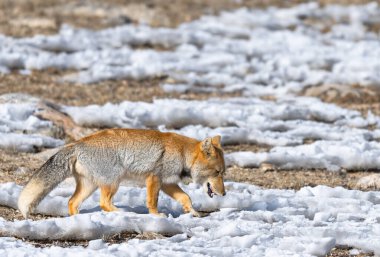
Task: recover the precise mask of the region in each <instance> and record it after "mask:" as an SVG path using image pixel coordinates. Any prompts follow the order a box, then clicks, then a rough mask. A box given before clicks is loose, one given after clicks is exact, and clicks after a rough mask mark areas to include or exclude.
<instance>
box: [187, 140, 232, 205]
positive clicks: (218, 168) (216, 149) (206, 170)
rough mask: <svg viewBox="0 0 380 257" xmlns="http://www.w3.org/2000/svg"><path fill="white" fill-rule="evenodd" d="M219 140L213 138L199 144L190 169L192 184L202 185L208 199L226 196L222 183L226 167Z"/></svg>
mask: <svg viewBox="0 0 380 257" xmlns="http://www.w3.org/2000/svg"><path fill="white" fill-rule="evenodd" d="M220 139H221V138H220V136H215V137H213V138H206V139H205V140H203V141H202V142H200V143H199V146H198V147H199V148H198V151H197V152H196V156H195V159H194V162H193V165H192V167H191V174H192V178H193V180H194V182H196V183H200V184H203V187H204V189H205V192H206V193H207V194H208V195H209V196H210V197H213V196H214V194H217V195H225V194H226V192H225V190H224V181H223V175H224V173H225V168H226V167H225V163H224V155H223V149H222V146H221V144H220Z"/></svg>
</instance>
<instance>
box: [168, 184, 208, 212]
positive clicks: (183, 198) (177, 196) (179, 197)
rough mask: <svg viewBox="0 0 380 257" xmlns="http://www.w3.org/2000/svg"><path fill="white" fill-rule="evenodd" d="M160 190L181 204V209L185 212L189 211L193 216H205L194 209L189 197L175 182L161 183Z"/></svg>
mask: <svg viewBox="0 0 380 257" xmlns="http://www.w3.org/2000/svg"><path fill="white" fill-rule="evenodd" d="M162 191H164V192H165V194H167V195H169V196H170V197H171V198H173V199H174V200H176V201H177V202H179V203H180V204H181V205H182V207H183V211H184V212H185V213H189V212H190V213H191V214H192V215H193V216H194V217H203V216H205V215H202V214H201V213H199V212H197V211H196V210H194V208H193V204H192V203H191V199H190V197H189V196H188V195H187V194H186V193H185V192H184V191H183V190H182V189H181V188H180V187H179V186H178V185H177V184H167V185H162Z"/></svg>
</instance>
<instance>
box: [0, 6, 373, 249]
mask: <svg viewBox="0 0 380 257" xmlns="http://www.w3.org/2000/svg"><path fill="white" fill-rule="evenodd" d="M300 2H305V1H302V0H287V1H281V0H265V1H262V0H260V1H259V0H253V1H248V0H241V1H231V0H209V1H203V0H181V1H165V0H129V1H127V0H109V1H100V0H84V1H83V0H75V1H64V0H0V34H5V35H8V36H14V37H25V36H34V35H37V34H54V33H57V32H58V31H59V28H60V26H61V25H62V24H69V25H71V26H76V27H84V28H88V29H102V28H106V27H112V26H117V25H122V24H127V23H139V22H140V23H146V24H149V25H151V26H166V27H175V26H177V25H178V24H180V23H182V22H187V21H191V20H193V19H196V18H198V17H200V16H201V15H205V14H217V13H219V12H220V11H222V10H231V9H235V8H238V7H243V6H246V7H259V8H262V7H267V6H291V5H294V4H297V3H300ZM318 2H319V3H320V4H321V5H323V4H327V3H340V4H350V3H366V2H369V1H366V0H320V1H318ZM379 28H380V25H379V27H376V26H375V27H374V28H373V29H374V30H378V29H379ZM70 72H74V71H65V72H62V71H57V70H52V69H50V70H45V71H33V72H32V74H31V75H28V76H26V75H21V74H19V73H17V72H13V73H10V74H6V75H3V74H0V95H1V94H5V93H14V92H21V93H28V94H31V95H33V96H36V97H39V98H42V99H45V100H50V101H52V102H55V103H59V104H64V105H78V106H79V105H89V104H104V103H106V102H112V103H118V102H121V101H125V100H129V101H147V102H151V101H152V100H153V99H156V98H181V99H207V98H210V97H234V96H239V94H238V93H236V94H220V93H207V94H206V93H197V94H196V93H190V94H179V93H166V92H164V91H163V90H162V89H161V88H160V86H159V85H160V83H163V82H165V80H166V79H167V78H165V77H158V78H152V79H148V80H142V81H136V80H119V81H104V82H100V83H96V84H90V85H83V84H70V83H67V82H60V81H59V78H60V77H61V75H62V73H65V74H68V73H70ZM340 88H343V87H340ZM340 88H338V87H335V86H334V85H322V86H321V87H318V88H311V89H306V90H305V91H304V92H302V95H308V96H316V97H319V98H321V99H322V100H324V101H326V102H332V103H336V104H338V105H341V106H343V107H345V108H351V109H355V110H358V111H360V112H362V113H363V114H365V115H366V114H367V112H368V111H369V110H370V111H372V112H373V113H375V114H377V115H380V92H378V91H377V90H376V89H375V88H368V87H366V88H365V87H360V85H358V86H356V87H353V88H346V89H340ZM269 149H270V147H267V146H262V145H233V146H226V147H225V151H226V152H231V151H245V150H249V151H255V152H258V151H267V150H269ZM42 162H43V161H42V160H41V159H39V158H37V157H36V155H35V154H33V153H18V152H10V151H5V150H0V183H3V182H16V183H17V184H20V185H24V184H25V183H26V182H27V181H28V179H29V178H30V176H31V174H33V172H34V171H35V170H36V169H37V168H38V167H39V166H40V165H41V164H42ZM372 173H373V172H367V171H357V172H355V171H353V172H345V171H342V172H335V173H331V172H326V171H324V170H291V171H284V170H269V171H264V170H263V169H260V168H257V169H244V168H239V167H230V168H229V169H228V170H227V173H226V179H227V180H233V181H238V182H246V183H252V184H254V185H257V186H261V187H264V188H282V189H294V190H298V189H299V188H301V187H303V186H316V185H327V186H332V187H335V186H343V187H345V188H350V189H357V187H356V182H357V180H358V179H359V178H361V177H363V176H366V175H370V174H372ZM0 216H1V217H3V218H5V219H7V220H14V219H17V220H18V219H21V218H22V217H21V215H20V213H19V212H18V211H16V210H13V209H11V208H7V207H1V206H0ZM32 218H33V219H44V218H49V217H47V216H43V215H34V216H32ZM160 237H162V235H138V234H128V233H124V234H123V233H120V234H119V235H113V236H111V237H109V238H107V239H106V241H107V240H108V241H107V242H110V243H116V242H122V241H125V240H128V239H131V238H140V239H153V238H160ZM31 244H33V245H35V246H37V247H46V246H51V245H59V246H71V245H84V246H86V245H87V242H31ZM328 256H349V248H347V247H337V248H334V249H333V251H332V252H331V253H330V254H329V255H328ZM359 256H364V255H359ZM367 256H371V255H370V254H369V255H368V254H367Z"/></svg>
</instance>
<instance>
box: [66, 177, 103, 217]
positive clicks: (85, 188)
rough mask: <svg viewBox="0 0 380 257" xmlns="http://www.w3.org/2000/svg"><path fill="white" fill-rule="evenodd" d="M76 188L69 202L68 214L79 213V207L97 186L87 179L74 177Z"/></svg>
mask: <svg viewBox="0 0 380 257" xmlns="http://www.w3.org/2000/svg"><path fill="white" fill-rule="evenodd" d="M75 180H76V183H77V186H76V188H75V192H74V194H73V196H72V197H71V198H70V200H69V214H70V215H74V214H78V213H79V206H80V205H81V204H82V202H83V201H84V200H86V199H87V198H88V197H89V196H90V195H91V194H92V193H93V192H94V191H95V189H96V188H97V186H96V185H95V184H94V183H93V182H92V181H91V180H90V179H88V178H86V177H83V176H79V175H77V176H75Z"/></svg>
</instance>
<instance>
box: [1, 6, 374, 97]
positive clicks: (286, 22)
mask: <svg viewBox="0 0 380 257" xmlns="http://www.w3.org/2000/svg"><path fill="white" fill-rule="evenodd" d="M379 15H380V8H379V6H378V5H377V4H376V3H372V4H368V5H363V6H351V7H339V6H327V7H325V8H320V7H318V5H317V4H314V3H311V4H304V5H299V6H296V7H293V8H290V9H276V8H270V9H268V10H266V11H261V10H253V11H250V10H246V9H239V10H236V11H234V12H225V13H222V14H221V15H220V16H216V17H214V16H208V17H203V18H201V19H200V20H196V21H193V22H190V23H185V24H182V25H180V26H179V27H178V28H175V29H167V28H150V27H147V26H143V25H140V26H136V25H126V26H122V27H116V28H111V29H106V30H101V31H97V32H93V31H89V30H83V29H74V28H70V27H67V26H63V27H62V29H61V31H60V33H59V34H58V35H54V36H35V37H32V38H21V39H14V38H10V37H5V36H0V72H3V73H6V72H9V71H10V70H11V69H17V70H20V72H22V73H24V74H29V73H30V70H32V69H47V68H51V67H53V68H57V69H75V70H79V71H80V72H79V73H78V74H70V75H67V76H65V77H64V78H63V79H65V80H70V81H75V82H81V83H92V82H97V81H101V80H107V79H121V78H133V79H143V78H149V77H157V76H162V75H168V76H169V77H170V78H171V81H172V84H163V85H162V86H163V87H164V89H165V90H174V91H189V90H190V91H215V90H217V91H225V92H233V91H243V92H244V94H246V95H264V94H271V95H282V94H284V93H297V92H300V91H301V90H302V89H303V88H305V87H307V86H314V85H320V84H334V83H335V84H349V85H353V84H359V85H364V86H366V85H373V86H378V85H379V83H380V75H379V72H378V70H379V66H380V41H379V35H378V34H376V33H374V32H368V31H367V27H366V26H365V25H368V24H371V23H374V22H378V17H379ZM310 20H312V21H313V20H317V21H316V22H310ZM327 21H330V23H332V25H331V24H328V25H327V24H326V23H327ZM330 25H331V26H330ZM326 29H329V31H327V32H325V30H326ZM146 45H159V46H163V47H164V48H167V49H168V50H166V51H156V50H152V49H138V50H135V49H134V47H135V46H146Z"/></svg>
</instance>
